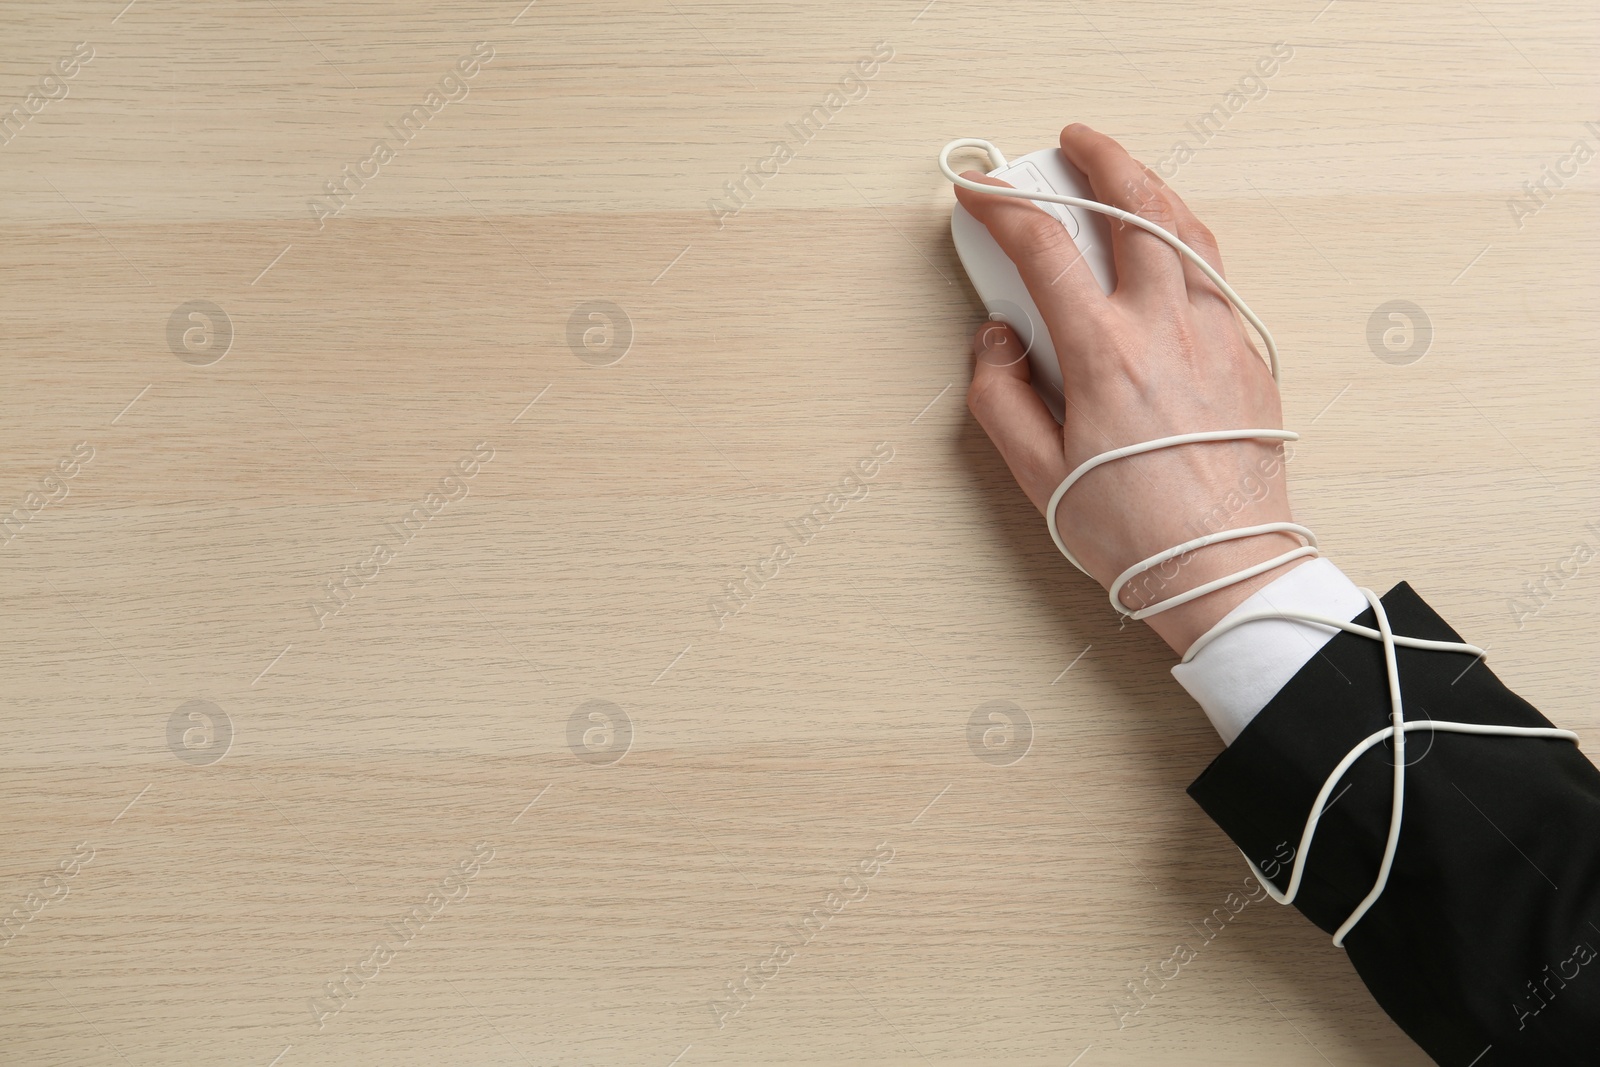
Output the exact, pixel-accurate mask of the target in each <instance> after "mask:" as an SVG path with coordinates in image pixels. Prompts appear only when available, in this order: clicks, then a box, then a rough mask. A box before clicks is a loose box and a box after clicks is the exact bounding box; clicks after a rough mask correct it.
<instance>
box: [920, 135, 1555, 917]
mask: <svg viewBox="0 0 1600 1067" xmlns="http://www.w3.org/2000/svg"><path fill="white" fill-rule="evenodd" d="M958 148H979V149H982V150H983V151H984V152H985V153H986V154H987V155H988V156H989V161H990V163H991V167H990V169H991V170H999V169H1001V168H1002V167H1004V166H1005V165H1006V158H1005V156H1004V155H1003V154H1001V152H1000V149H998V148H996V147H995V146H994V145H993V144H991V143H990V142H988V141H985V140H981V139H979V138H972V137H963V138H958V139H957V140H954V141H951V142H950V143H949V144H947V145H945V146H944V148H943V149H941V150H940V152H939V169H940V170H941V171H943V172H944V176H945V177H946V178H948V179H949V180H950V181H951V182H952V183H953V184H955V185H959V186H961V187H962V188H963V189H970V190H972V191H973V192H977V193H984V194H987V195H990V196H1013V197H1017V198H1019V199H1022V200H1038V201H1045V202H1048V203H1053V204H1063V205H1066V206H1068V207H1076V208H1081V209H1083V210H1085V211H1094V212H1097V213H1099V214H1101V215H1109V216H1111V217H1112V218H1115V219H1120V220H1121V221H1123V222H1126V223H1128V224H1130V225H1133V226H1137V227H1139V228H1140V229H1142V230H1146V231H1148V232H1150V233H1152V234H1154V235H1155V236H1157V237H1159V238H1161V240H1163V241H1165V242H1166V243H1167V244H1168V245H1170V246H1172V248H1173V249H1174V250H1176V251H1177V252H1178V253H1179V254H1180V255H1181V256H1183V257H1184V258H1185V259H1187V260H1189V262H1191V263H1193V264H1194V265H1195V266H1196V267H1197V268H1198V269H1199V270H1200V271H1201V272H1202V273H1203V274H1205V276H1206V277H1207V278H1208V279H1210V280H1211V282H1212V283H1213V284H1215V285H1216V286H1217V288H1218V289H1219V290H1220V291H1221V292H1222V294H1223V296H1225V297H1227V299H1228V302H1229V303H1230V304H1232V305H1233V306H1234V307H1235V308H1237V309H1238V311H1239V314H1240V315H1242V316H1244V318H1245V320H1246V321H1247V322H1249V323H1250V325H1251V327H1252V328H1253V329H1254V330H1255V331H1256V333H1257V334H1259V335H1260V337H1261V340H1262V342H1263V344H1264V345H1265V347H1266V350H1267V363H1268V366H1269V367H1270V368H1271V370H1272V378H1273V381H1277V380H1278V349H1277V345H1276V344H1275V343H1274V342H1273V340H1272V334H1271V333H1270V332H1269V331H1268V330H1267V327H1266V324H1265V323H1263V322H1262V321H1261V319H1260V318H1259V317H1258V316H1257V315H1256V314H1255V312H1253V311H1251V310H1250V308H1249V306H1248V305H1247V304H1245V302H1244V300H1243V299H1242V298H1240V296H1239V294H1238V293H1236V292H1234V290H1233V288H1232V287H1231V286H1230V285H1228V283H1227V282H1226V281H1225V280H1224V279H1223V278H1222V276H1221V275H1220V274H1218V273H1217V271H1216V270H1215V269H1214V268H1213V267H1212V266H1211V264H1209V263H1207V262H1206V261H1205V260H1204V259H1203V258H1202V257H1201V256H1200V255H1199V254H1198V253H1197V252H1195V250H1194V249H1192V248H1190V247H1189V246H1188V245H1186V244H1184V243H1183V241H1182V240H1180V239H1179V238H1178V237H1177V236H1176V235H1174V234H1172V233H1170V232H1168V231H1167V230H1165V229H1163V228H1162V227H1160V226H1157V225H1156V224H1155V223H1153V222H1149V221H1148V220H1146V219H1142V218H1140V217H1139V216H1138V215H1134V214H1132V213H1131V212H1127V211H1123V210H1122V209H1120V208H1115V207H1111V206H1110V205H1108V204H1102V203H1100V202H1099V201H1096V200H1085V199H1083V198H1081V197H1076V196H1060V195H1056V194H1052V193H1035V192H1029V191H1027V190H1023V189H1009V188H1001V187H999V186H993V185H984V184H982V183H980V182H974V181H970V180H968V179H966V178H963V177H961V175H959V174H957V173H955V171H954V170H952V169H951V167H950V153H951V152H952V151H954V150H955V149H958ZM1299 439H1300V436H1299V434H1296V433H1293V432H1291V431H1288V430H1272V429H1257V430H1212V431H1206V432H1202V433H1188V434H1176V435H1174V436H1171V437H1162V438H1158V439H1156V440H1154V441H1146V442H1144V443H1142V444H1135V445H1127V446H1125V447H1122V448H1117V449H1112V450H1110V451H1108V452H1102V453H1101V454H1100V455H1098V456H1094V457H1092V458H1090V459H1088V460H1085V461H1084V462H1083V463H1081V464H1079V465H1078V467H1077V469H1076V470H1074V471H1073V472H1072V473H1071V474H1069V475H1067V477H1066V478H1065V479H1063V480H1062V482H1061V484H1060V485H1059V486H1058V487H1057V488H1056V491H1055V493H1054V494H1053V495H1052V496H1051V498H1050V503H1049V506H1048V508H1047V509H1046V512H1045V518H1046V523H1047V525H1048V526H1049V528H1050V537H1051V539H1052V540H1054V541H1055V543H1056V547H1057V548H1059V549H1060V550H1061V554H1062V555H1064V556H1066V557H1067V560H1068V561H1069V562H1071V563H1072V565H1073V566H1075V567H1077V568H1078V569H1079V570H1080V571H1083V572H1084V573H1085V574H1088V571H1087V570H1085V568H1084V566H1083V564H1081V563H1079V562H1078V560H1077V559H1076V558H1075V557H1074V556H1073V555H1072V553H1071V551H1069V550H1068V549H1067V546H1066V543H1065V542H1064V541H1063V540H1062V538H1061V532H1060V530H1059V528H1058V527H1057V525H1056V510H1057V508H1058V507H1059V506H1060V504H1061V500H1062V498H1063V497H1065V496H1066V494H1067V490H1068V489H1070V488H1072V486H1073V484H1074V483H1076V482H1077V481H1078V480H1079V479H1080V478H1082V477H1083V476H1084V475H1085V474H1087V473H1088V472H1089V471H1091V470H1093V469H1094V468H1095V467H1098V466H1100V465H1101V464H1102V463H1110V462H1111V461H1113V460H1118V459H1123V458H1125V457H1127V456H1133V455H1139V454H1142V453H1145V452H1153V451H1156V450H1157V449H1162V448H1171V447H1173V446H1176V445H1185V444H1195V443H1200V442H1209V441H1242V440H1278V441H1297V440H1299ZM1263 533H1293V534H1296V535H1298V536H1300V537H1302V538H1304V539H1305V541H1306V543H1305V544H1304V545H1302V546H1300V547H1298V548H1295V549H1291V550H1289V551H1288V552H1285V553H1283V554H1282V555H1280V556H1278V557H1276V558H1274V559H1271V560H1268V561H1266V562H1265V563H1259V564H1256V565H1254V566H1251V567H1247V568H1244V569H1243V570H1240V571H1236V572H1234V573H1233V574H1230V575H1227V576H1225V577H1222V578H1218V579H1215V580H1214V581H1210V582H1207V583H1205V584H1204V585H1200V586H1197V587H1196V588H1194V589H1190V590H1188V591H1186V592H1184V593H1179V594H1177V595H1175V596H1171V597H1168V598H1167V599H1165V600H1161V601H1158V602H1157V603H1155V604H1152V605H1150V606H1148V607H1145V608H1142V609H1140V610H1138V611H1130V610H1129V609H1127V608H1125V607H1124V606H1123V604H1122V601H1121V599H1120V595H1119V594H1120V593H1121V591H1122V587H1123V585H1125V584H1126V583H1127V582H1128V581H1129V580H1130V579H1132V578H1133V577H1134V576H1136V575H1138V574H1140V573H1142V572H1144V571H1146V570H1148V569H1150V568H1151V567H1155V566H1159V565H1160V564H1162V563H1165V562H1166V561H1168V560H1170V559H1173V558H1176V557H1177V556H1181V555H1184V554H1186V553H1189V552H1193V551H1195V550H1197V549H1199V548H1203V547H1205V546H1207V545H1211V544H1216V543H1217V542H1219V541H1228V540H1234V539H1237V538H1242V537H1254V536H1256V535H1257V534H1263ZM1316 555H1318V550H1317V542H1316V537H1315V535H1314V534H1312V532H1311V531H1310V530H1308V529H1306V528H1305V527H1304V526H1301V525H1299V524H1297V523H1264V524H1261V525H1259V526H1247V527H1243V528H1240V529H1236V530H1224V531H1220V532H1217V533H1212V534H1207V535H1206V536H1204V537H1197V538H1195V539H1194V540H1192V541H1186V542H1184V543H1183V544H1181V545H1177V546H1174V547H1173V548H1169V549H1167V550H1165V551H1163V552H1158V553H1156V554H1155V555H1153V556H1151V557H1149V558H1148V559H1145V560H1142V561H1141V562H1139V563H1136V564H1134V565H1133V566H1132V567H1129V568H1128V569H1127V570H1125V571H1123V572H1122V574H1120V575H1118V576H1117V579H1116V580H1115V581H1114V582H1112V584H1111V589H1110V591H1109V592H1110V597H1111V606H1112V607H1113V608H1115V609H1116V610H1117V611H1118V612H1120V613H1121V614H1123V615H1125V616H1128V617H1129V618H1132V619H1144V618H1148V617H1149V616H1151V615H1154V614H1156V613H1157V612H1161V611H1166V610H1168V609H1170V608H1175V607H1177V606H1179V605H1180V604H1186V603H1188V602H1189V601H1191V600H1194V599H1197V598H1198V597H1201V596H1204V595H1206V594H1207V593H1211V592H1215V591H1216V590H1218V589H1222V588H1224V587H1226V586H1229V585H1233V584H1235V583H1237V582H1242V581H1246V580H1248V579H1250V578H1253V577H1255V576H1256V575H1258V574H1264V573H1265V572H1267V571H1269V570H1271V569H1273V568H1274V567H1277V566H1279V565H1280V564H1283V563H1287V562H1289V561H1290V560H1293V559H1299V558H1302V557H1306V556H1316ZM1360 592H1361V595H1362V596H1364V597H1365V598H1366V600H1367V603H1368V604H1369V605H1370V606H1371V608H1372V612H1373V616H1374V618H1375V621H1376V622H1377V623H1378V628H1377V629H1376V630H1374V629H1372V628H1371V627H1367V626H1361V625H1359V624H1357V623H1354V622H1348V621H1344V620H1340V619H1334V618H1330V617H1328V616H1325V615H1316V614H1312V613H1308V612H1296V611H1257V612H1247V613H1245V614H1242V615H1238V616H1234V617H1231V618H1227V619H1224V620H1222V621H1221V622H1219V623H1217V625H1216V626H1214V627H1212V628H1211V629H1210V630H1208V631H1207V632H1206V633H1204V634H1202V635H1201V636H1200V637H1199V638H1198V639H1197V640H1196V641H1195V642H1194V644H1192V645H1190V646H1189V649H1188V651H1186V652H1185V653H1184V654H1183V659H1182V662H1184V663H1188V662H1189V661H1190V660H1192V659H1193V658H1194V656H1195V655H1196V654H1197V653H1198V652H1199V651H1200V650H1201V649H1202V648H1204V647H1205V646H1206V645H1208V644H1210V643H1211V642H1212V641H1214V640H1216V639H1217V638H1218V637H1220V636H1221V635H1222V634H1224V633H1227V632H1228V631H1230V630H1232V629H1234V628H1236V627H1239V626H1243V625H1246V624H1247V623H1252V622H1259V621H1261V620H1264V619H1293V620H1296V621H1299V622H1305V623H1310V624H1312V625H1315V626H1326V627H1328V628H1330V629H1333V630H1342V631H1344V632H1346V633H1351V634H1356V635H1358V636H1361V637H1366V638H1370V639H1372V640H1375V641H1378V642H1379V643H1381V644H1382V645H1383V659H1384V673H1385V675H1386V676H1387V679H1388V683H1389V704H1390V716H1389V718H1390V725H1389V726H1387V727H1385V728H1384V729H1382V730H1378V731H1376V732H1374V733H1372V734H1369V735H1368V736H1367V737H1366V738H1364V739H1362V740H1361V741H1360V742H1359V743H1357V744H1356V745H1355V746H1354V747H1353V748H1351V749H1350V751H1349V752H1347V753H1346V754H1345V756H1344V758H1343V759H1342V760H1340V761H1339V763H1338V765H1337V766H1335V767H1334V768H1333V770H1332V771H1331V772H1329V774H1328V777H1327V779H1326V780H1325V781H1324V782H1323V784H1322V789H1321V790H1320V791H1319V792H1318V793H1317V799H1316V801H1315V803H1313V804H1312V806H1311V812H1310V814H1309V815H1308V816H1307V817H1306V825H1305V830H1304V831H1303V832H1302V833H1301V835H1300V845H1299V847H1298V848H1297V849H1296V850H1295V859H1294V867H1293V868H1292V870H1291V872H1290V875H1289V887H1288V889H1287V890H1286V891H1283V892H1279V890H1278V888H1277V886H1276V885H1274V884H1273V882H1272V881H1271V880H1270V879H1269V878H1267V876H1266V875H1265V874H1263V873H1262V872H1261V870H1260V869H1259V868H1258V867H1256V865H1255V864H1254V863H1253V862H1252V861H1251V860H1250V857H1249V856H1245V857H1244V861H1245V863H1246V865H1248V866H1249V868H1250V870H1251V872H1252V873H1254V874H1255V876H1256V878H1257V880H1258V881H1260V883H1261V885H1262V888H1264V889H1265V890H1266V891H1267V892H1268V893H1269V894H1270V895H1271V896H1272V899H1274V900H1276V901H1277V902H1278V903H1280V904H1291V903H1293V902H1294V899H1295V897H1296V896H1297V895H1298V894H1299V892H1300V886H1301V883H1302V880H1303V878H1304V876H1305V866H1306V860H1307V858H1308V857H1309V855H1310V853H1311V840H1312V837H1313V836H1314V835H1315V834H1316V831H1317V823H1318V822H1319V821H1320V820H1321V818H1322V813H1323V811H1324V810H1325V809H1326V807H1327V804H1328V797H1329V795H1330V794H1331V793H1332V792H1333V787H1334V786H1336V785H1337V784H1338V783H1339V781H1340V780H1341V779H1342V778H1343V777H1344V774H1345V772H1346V771H1348V770H1349V769H1350V767H1351V766H1353V765H1354V763H1355V761H1356V760H1357V759H1358V758H1359V757H1360V756H1361V755H1362V754H1363V753H1365V752H1366V751H1367V750H1368V749H1370V748H1372V747H1373V746H1374V745H1377V744H1380V743H1382V742H1383V741H1385V740H1389V739H1391V738H1392V739H1393V742H1394V764H1393V765H1394V776H1393V782H1394V785H1393V794H1392V799H1391V801H1390V807H1389V833H1388V837H1387V839H1386V840H1385V842H1384V849H1383V859H1382V860H1381V861H1380V863H1379V865H1378V876H1377V879H1376V881H1375V882H1374V883H1373V886H1372V889H1371V890H1370V891H1369V892H1368V893H1367V895H1366V896H1365V897H1364V898H1362V900H1361V903H1360V904H1358V905H1357V906H1356V908H1355V910H1354V911H1352V912H1351V913H1350V916H1349V917H1348V918H1347V919H1345V921H1344V922H1343V923H1342V924H1341V925H1340V926H1339V928H1338V929H1337V930H1336V931H1334V935H1333V943H1334V944H1335V945H1338V946H1339V947H1341V948H1342V947H1344V939H1345V936H1346V935H1347V934H1349V932H1350V931H1351V929H1353V928H1354V927H1355V925H1356V923H1358V922H1360V921H1361V919H1362V917H1363V916H1364V915H1366V913H1367V911H1368V910H1369V909H1371V907H1372V906H1373V905H1374V904H1376V903H1377V901H1378V898H1379V897H1380V896H1382V895H1383V890H1384V888H1385V887H1386V886H1387V885H1388V883H1389V873H1390V871H1391V870H1392V869H1393V867H1394V857H1395V852H1396V851H1397V850H1398V848H1399V845H1400V826H1401V822H1402V815H1403V812H1404V810H1405V769H1406V757H1405V739H1406V734H1407V733H1410V732H1411V731H1413V730H1434V731H1437V732H1440V733H1459V734H1476V735H1479V736H1498V737H1530V738H1533V737H1541V738H1559V739H1561V740H1566V741H1571V742H1573V743H1574V744H1576V743H1577V741H1578V735H1577V734H1575V733H1573V732H1572V731H1570V730H1561V729H1556V728H1554V727H1528V726H1499V725H1485V724H1482V723H1467V722H1449V721H1445V720H1441V719H1428V720H1424V721H1421V722H1407V721H1406V718H1405V709H1404V706H1403V704H1402V701H1401V697H1400V667H1399V664H1398V662H1397V661H1396V656H1395V649H1396V648H1397V647H1405V648H1414V649H1423V650H1429V651H1437V652H1461V653H1466V654H1468V655H1471V656H1475V657H1478V658H1480V659H1481V658H1483V657H1484V656H1486V655H1487V654H1488V653H1487V652H1486V651H1485V650H1483V649H1481V648H1479V647H1477V646H1476V645H1469V644H1465V643H1461V642H1455V641H1430V640H1424V639H1422V638H1419V637H1405V636H1401V635H1397V634H1395V633H1394V632H1393V631H1392V630H1390V628H1389V615H1388V612H1386V611H1385V610H1384V607H1383V603H1382V601H1380V600H1379V599H1378V595H1377V594H1376V593H1374V592H1373V591H1372V590H1370V589H1366V588H1362V589H1361V590H1360ZM1240 855H1244V852H1243V850H1242V849H1241V850H1240Z"/></svg>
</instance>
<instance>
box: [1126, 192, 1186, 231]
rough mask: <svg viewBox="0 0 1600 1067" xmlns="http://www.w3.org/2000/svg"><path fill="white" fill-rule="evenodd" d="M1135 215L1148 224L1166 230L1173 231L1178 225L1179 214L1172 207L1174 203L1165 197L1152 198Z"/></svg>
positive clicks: (1135, 211) (1137, 209) (1136, 210)
mask: <svg viewBox="0 0 1600 1067" xmlns="http://www.w3.org/2000/svg"><path fill="white" fill-rule="evenodd" d="M1134 213H1135V214H1137V215H1138V216H1139V217H1140V218H1142V219H1144V220H1145V221H1146V222H1153V223H1155V224H1156V225H1157V226H1160V227H1161V228H1162V229H1164V230H1168V231H1170V230H1172V229H1173V228H1174V227H1176V226H1177V224H1178V212H1177V209H1175V208H1174V207H1173V206H1172V201H1170V200H1168V199H1167V198H1166V197H1165V196H1160V195H1157V196H1152V197H1151V198H1150V199H1148V200H1146V201H1145V202H1144V203H1142V204H1140V205H1139V206H1138V207H1137V208H1136V209H1134Z"/></svg>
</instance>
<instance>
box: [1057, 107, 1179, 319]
mask: <svg viewBox="0 0 1600 1067" xmlns="http://www.w3.org/2000/svg"><path fill="white" fill-rule="evenodd" d="M1061 151H1062V152H1063V153H1065V154H1066V157H1067V159H1069V160H1071V161H1072V164H1073V165H1074V166H1075V167H1077V168H1078V169H1079V170H1081V171H1083V173H1084V175H1085V176H1086V177H1087V178H1088V179H1089V184H1090V186H1091V187H1092V188H1093V189H1094V195H1095V199H1097V200H1099V201H1100V202H1101V203H1103V204H1110V205H1111V206H1112V207H1118V208H1121V209H1122V210H1124V211H1127V212H1131V213H1132V214H1135V215H1138V216H1139V217H1140V218H1143V219H1147V220H1148V221H1150V222H1153V223H1155V224H1156V225H1157V226H1160V227H1162V228H1163V229H1165V230H1168V231H1171V232H1176V231H1175V229H1174V228H1175V227H1176V226H1177V214H1176V211H1175V209H1174V208H1173V205H1172V203H1171V201H1170V200H1169V198H1168V191H1167V189H1166V187H1165V186H1164V185H1160V184H1156V183H1152V182H1151V181H1150V180H1149V178H1147V177H1146V175H1148V174H1149V173H1150V172H1149V171H1147V170H1146V169H1145V167H1144V165H1143V164H1141V163H1140V162H1138V161H1137V160H1136V159H1134V158H1133V157H1132V156H1130V155H1128V153H1127V150H1126V149H1124V148H1123V147H1122V146H1121V145H1120V144H1118V143H1117V142H1116V141H1113V140H1112V139H1111V138H1109V137H1107V136H1106V135H1105V134H1103V133H1097V132H1095V131H1094V130H1091V129H1090V128H1089V127H1087V126H1085V125H1083V124H1082V123H1076V122H1075V123H1073V124H1072V125H1071V126H1068V127H1067V128H1066V129H1064V130H1062V131H1061ZM1111 252H1112V255H1113V256H1114V257H1115V258H1116V263H1117V292H1118V293H1119V294H1126V295H1129V296H1131V297H1133V298H1134V299H1135V300H1139V301H1141V302H1157V303H1160V302H1165V301H1170V300H1173V299H1175V298H1179V297H1182V296H1183V295H1184V281H1183V279H1184V275H1183V267H1182V262H1181V259H1180V257H1179V255H1178V253H1177V251H1176V250H1174V249H1173V248H1172V246H1171V245H1169V244H1167V243H1166V242H1165V241H1163V240H1162V239H1161V238H1159V237H1157V236H1156V235H1155V234H1152V233H1148V232H1146V231H1145V230H1142V229H1140V228H1139V227H1137V226H1134V225H1132V224H1130V223H1125V222H1121V221H1119V220H1116V219H1113V220H1112V221H1111Z"/></svg>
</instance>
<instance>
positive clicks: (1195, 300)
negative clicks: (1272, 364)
mask: <svg viewBox="0 0 1600 1067" xmlns="http://www.w3.org/2000/svg"><path fill="white" fill-rule="evenodd" d="M1144 172H1145V178H1146V181H1147V182H1148V183H1149V185H1150V186H1151V187H1152V188H1158V189H1161V190H1162V191H1163V192H1164V193H1165V194H1166V198H1167V203H1168V205H1169V206H1171V208H1172V214H1173V222H1174V223H1175V225H1176V228H1175V229H1174V230H1173V232H1174V233H1176V234H1177V235H1178V237H1179V239H1180V240H1182V241H1183V243H1184V244H1186V245H1188V246H1189V247H1190V248H1192V249H1194V250H1195V251H1196V252H1198V253H1199V254H1200V258H1201V259H1203V260H1205V261H1206V262H1207V263H1209V264H1211V266H1212V268H1213V269H1214V270H1216V272H1217V273H1218V274H1224V272H1223V269H1222V250H1221V249H1220V248H1219V247H1218V245H1217V238H1216V235H1214V234H1213V233H1212V232H1211V231H1210V230H1209V229H1207V228H1206V225H1205V224H1204V223H1203V222H1201V221H1200V220H1199V218H1197V217H1196V216H1195V213H1194V212H1193V211H1191V210H1190V209H1189V205H1188V204H1186V203H1184V202H1183V197H1181V196H1179V195H1178V194H1177V192H1176V191H1175V190H1174V189H1173V188H1172V187H1171V186H1169V185H1168V184H1167V183H1166V182H1164V181H1162V180H1161V176H1160V175H1158V174H1157V173H1156V172H1155V171H1153V170H1151V169H1150V168H1149V167H1145V168H1144ZM1224 276H1225V275H1224ZM1183 280H1184V285H1185V286H1186V287H1187V288H1188V291H1189V302H1190V303H1192V304H1194V305H1195V306H1196V307H1200V308H1213V307H1217V306H1219V305H1220V306H1221V307H1222V308H1223V309H1224V310H1226V311H1227V313H1228V317H1229V318H1233V316H1234V311H1233V305H1232V304H1229V303H1228V300H1227V298H1226V297H1225V296H1223V295H1222V290H1220V289H1218V288H1217V287H1216V285H1215V283H1213V282H1212V281H1211V279H1210V278H1207V277H1206V276H1205V275H1204V274H1203V273H1201V271H1200V268H1199V267H1197V266H1195V265H1194V264H1193V263H1191V262H1189V261H1188V260H1187V259H1184V260H1183Z"/></svg>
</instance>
